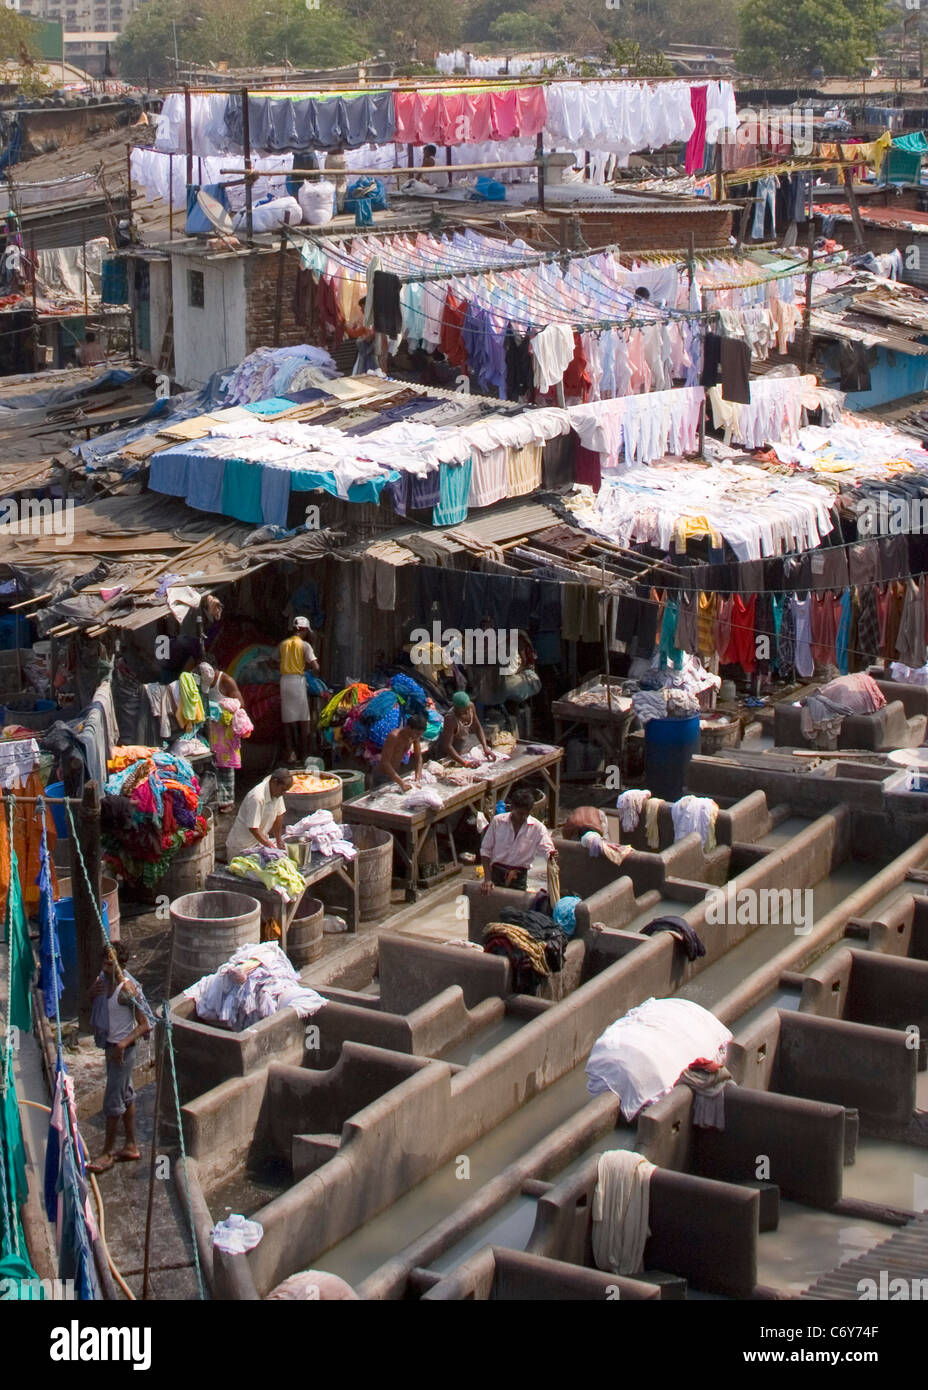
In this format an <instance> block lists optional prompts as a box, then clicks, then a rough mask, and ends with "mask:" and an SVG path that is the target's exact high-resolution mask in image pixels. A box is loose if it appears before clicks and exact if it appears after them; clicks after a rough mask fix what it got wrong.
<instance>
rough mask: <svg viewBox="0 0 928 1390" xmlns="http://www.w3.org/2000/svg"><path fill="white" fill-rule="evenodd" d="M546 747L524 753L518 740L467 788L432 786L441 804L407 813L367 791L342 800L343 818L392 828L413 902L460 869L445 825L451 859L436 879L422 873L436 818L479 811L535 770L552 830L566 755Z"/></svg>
mask: <svg viewBox="0 0 928 1390" xmlns="http://www.w3.org/2000/svg"><path fill="white" fill-rule="evenodd" d="M545 746H546V747H547V749H548V751H547V752H544V753H528V752H526V751H525V750H526V745H525V744H524V743H518V744H516V746H515V749H514V750H513V756H512V757H511V758H510V759H509V760H508V761H507V762H504V763H497V764H493V765H492V768H493V770H492V772H491V773H490V774H489V775H488V776H486V777H484V778H481V779H480V781H478V782H474V783H473V784H472V785H471V786H468V787H445V786H441V785H438V786H436V788H435V790H436V791H438V793H439V795H440V796H441V797H442V805H441V807H437V806H436V807H424V806H423V807H417V808H414V809H412V810H409V811H403V810H397V809H393V808H391V807H387V806H384V805H383V804H382V798H381V797H380V796H378V795H377V794H376V793H373V794H371V793H369V794H368V795H367V796H362V797H358V798H357V799H356V800H353V801H346V802H344V803H343V804H342V818H343V820H345V821H346V822H347V823H349V824H350V823H354V824H360V825H374V826H376V827H377V828H378V829H380V830H389V831H390V832H391V834H392V835H393V836H394V837H395V839H396V846H397V849H398V850H399V852H400V855H401V857H402V859H403V860H404V862H405V864H406V867H407V870H408V874H407V880H406V900H407V902H416V901H417V899H418V896H419V889H420V887H429V886H430V885H433V884H435V883H440V882H441V881H442V880H443V879H446V878H449V877H450V876H451V875H453V874H457V873H460V870H461V866H460V863H459V862H458V855H457V847H456V846H455V842H454V834H453V832H452V831H451V829H450V827H449V830H448V838H449V841H450V844H451V859H452V862H451V863H450V864H448V865H445V866H444V867H443V868H442V869H440V870H439V872H438V873H437V874H436V875H435V876H434V878H431V879H428V880H423V879H421V877H420V873H419V859H420V855H421V853H422V849H423V846H424V844H425V842H426V840H427V839H428V837H429V836H430V835H431V834H432V833H433V832H434V827H435V826H436V825H437V824H438V823H439V822H440V821H446V820H448V819H449V818H450V817H451V816H455V815H457V814H458V812H460V811H464V810H468V809H470V810H474V811H477V810H480V809H482V807H483V805H484V804H485V802H486V801H488V800H492V802H493V804H494V805H495V803H496V802H497V801H499V800H505V798H506V797H507V796H508V794H509V792H510V790H511V789H512V787H513V785H514V783H516V782H521V781H522V780H523V779H524V778H526V777H531V776H533V775H535V774H536V773H537V774H538V775H540V777H541V778H542V780H543V781H544V783H545V785H546V786H547V789H548V822H549V824H550V825H551V826H552V828H553V827H554V826H556V824H557V817H558V810H559V797H560V778H561V760H562V759H563V756H564V753H563V749H561V748H554V747H551V746H550V745H545ZM491 809H492V807H491Z"/></svg>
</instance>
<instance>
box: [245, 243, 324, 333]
mask: <svg viewBox="0 0 928 1390" xmlns="http://www.w3.org/2000/svg"><path fill="white" fill-rule="evenodd" d="M279 268H280V253H279V252H278V251H269V252H266V253H262V252H258V253H257V254H256V255H253V256H250V257H249V259H248V260H247V261H246V262H245V331H246V341H247V344H248V351H249V352H254V350H255V348H259V347H272V346H273V345H274V333H275V327H276V320H277V280H278V275H279V273H280V269H279ZM299 268H300V253H299V250H298V248H296V247H292V246H288V247H287V250H286V251H285V252H284V269H283V285H282V291H281V297H280V331H279V335H278V339H277V345H278V346H279V347H288V346H290V345H292V344H294V343H311V342H314V341H315V339H314V338H312V337H310V336H308V334H309V330H308V329H307V328H306V326H305V325H303V324H299V323H297V321H296V317H295V315H294V312H293V300H294V293H295V290H296V277H297V271H298V270H299Z"/></svg>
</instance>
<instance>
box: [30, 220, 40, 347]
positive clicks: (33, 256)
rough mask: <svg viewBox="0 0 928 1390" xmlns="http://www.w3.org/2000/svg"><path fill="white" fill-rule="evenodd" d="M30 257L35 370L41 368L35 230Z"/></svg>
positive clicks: (32, 236)
mask: <svg viewBox="0 0 928 1390" xmlns="http://www.w3.org/2000/svg"><path fill="white" fill-rule="evenodd" d="M29 259H30V261H31V262H32V266H31V269H32V355H33V360H34V370H35V371H38V370H39V311H38V308H37V306H36V287H35V282H36V280H37V279H38V274H39V262H38V260H37V258H36V254H35V232H31V233H30V234H29Z"/></svg>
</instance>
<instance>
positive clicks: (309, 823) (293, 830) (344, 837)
mask: <svg viewBox="0 0 928 1390" xmlns="http://www.w3.org/2000/svg"><path fill="white" fill-rule="evenodd" d="M350 835H351V831H350V829H349V827H348V826H344V825H339V823H338V821H337V820H336V819H335V817H334V816H333V815H332V812H331V811H313V813H312V815H310V816H304V817H303V819H302V820H298V821H295V822H294V824H293V825H288V826H287V828H286V830H285V831H284V835H283V838H284V839H285V840H293V841H297V842H299V843H301V844H305V845H309V846H310V847H311V850H312V852H313V853H314V854H317V853H318V854H324V855H326V857H327V858H331V856H332V855H333V854H342V855H344V857H345V858H346V859H354V857H355V856H356V854H357V852H358V851H357V849H356V848H355V846H354V845H353V844H352V842H351V839H350Z"/></svg>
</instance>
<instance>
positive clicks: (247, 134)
mask: <svg viewBox="0 0 928 1390" xmlns="http://www.w3.org/2000/svg"><path fill="white" fill-rule="evenodd" d="M242 151H243V155H244V160H245V236H246V238H247V240H248V244H249V245H251V242H252V240H253V238H254V230H255V229H254V219H253V215H252V177H251V122H250V119H249V114H248V88H247V87H243V88H242Z"/></svg>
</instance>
